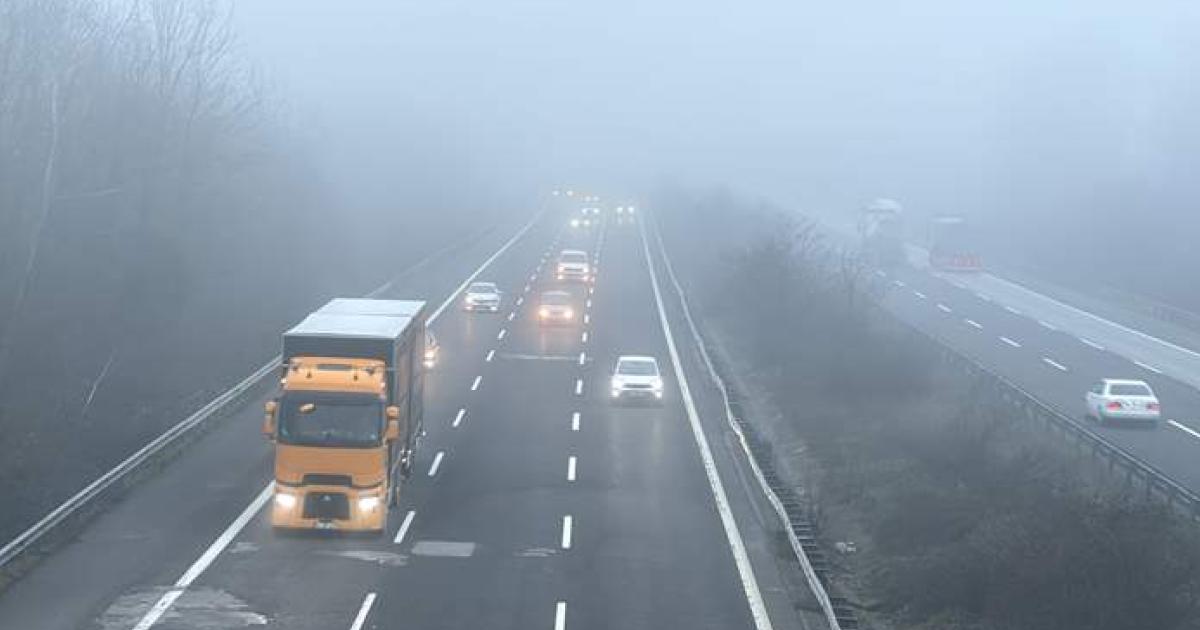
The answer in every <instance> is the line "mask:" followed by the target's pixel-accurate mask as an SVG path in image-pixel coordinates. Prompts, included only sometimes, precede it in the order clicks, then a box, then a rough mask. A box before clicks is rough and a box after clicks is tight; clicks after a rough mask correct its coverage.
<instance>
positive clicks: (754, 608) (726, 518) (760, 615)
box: [638, 222, 773, 630]
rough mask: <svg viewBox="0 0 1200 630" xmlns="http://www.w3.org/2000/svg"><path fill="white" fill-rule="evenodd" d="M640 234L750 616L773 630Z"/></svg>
mask: <svg viewBox="0 0 1200 630" xmlns="http://www.w3.org/2000/svg"><path fill="white" fill-rule="evenodd" d="M638 232H639V233H640V234H641V237H642V253H643V254H644V255H645V257H646V272H647V273H648V274H649V275H650V288H651V289H653V290H654V302H655V305H656V306H657V307H658V321H659V324H660V325H661V326H662V332H663V337H665V338H666V342H667V351H668V353H669V354H670V355H671V367H672V369H673V370H675V380H676V382H677V383H679V393H680V395H681V398H682V399H683V405H684V409H685V410H686V411H687V417H688V424H689V425H691V428H692V438H693V439H694V440H695V441H696V448H697V449H698V450H699V451H700V459H701V460H702V461H703V463H704V475H705V477H707V478H708V485H709V488H711V490H712V495H713V503H715V504H716V508H717V513H718V514H719V515H720V517H721V526H722V528H724V530H725V537H726V539H727V540H728V543H729V549H730V551H731V552H732V554H733V560H734V564H735V565H736V566H737V570H738V577H739V578H741V582H742V590H743V591H744V592H745V594H746V603H747V605H748V606H749V607H750V616H751V618H753V619H754V627H755V628H756V629H757V630H771V628H772V627H773V626H772V625H771V618H770V617H769V616H768V615H767V607H766V604H765V603H764V602H763V597H762V591H760V590H759V588H758V579H757V578H755V577H754V566H753V565H752V564H751V563H750V555H749V554H748V553H747V552H746V543H745V541H743V540H742V534H741V531H740V530H739V529H738V524H737V520H736V519H734V517H733V510H732V509H731V508H730V506H729V497H728V496H727V495H726V494H725V486H724V485H723V484H722V483H721V473H720V471H718V470H717V463H716V461H715V460H714V459H713V454H712V449H711V448H709V445H708V438H707V437H706V436H705V435H704V428H703V427H702V426H701V425H700V417H699V413H698V412H697V411H696V403H695V402H694V401H693V400H692V392H691V388H690V387H688V382H687V375H686V374H685V373H684V371H683V363H682V362H681V361H680V359H679V350H678V349H677V348H676V347H675V337H674V336H673V335H672V334H671V322H669V321H668V320H667V309H666V307H665V306H663V299H662V291H661V290H660V289H659V287H658V276H657V275H656V274H655V272H654V259H653V258H652V257H651V256H650V244H649V242H648V241H647V240H646V227H645V224H644V223H640V222H639V223H638Z"/></svg>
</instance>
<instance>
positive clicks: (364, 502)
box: [358, 497, 379, 512]
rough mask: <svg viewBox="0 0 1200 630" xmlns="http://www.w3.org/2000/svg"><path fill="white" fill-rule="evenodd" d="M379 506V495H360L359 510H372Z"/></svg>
mask: <svg viewBox="0 0 1200 630" xmlns="http://www.w3.org/2000/svg"><path fill="white" fill-rule="evenodd" d="M377 507H379V497H359V498H358V511H359V512H370V511H372V510H374V509H375V508H377Z"/></svg>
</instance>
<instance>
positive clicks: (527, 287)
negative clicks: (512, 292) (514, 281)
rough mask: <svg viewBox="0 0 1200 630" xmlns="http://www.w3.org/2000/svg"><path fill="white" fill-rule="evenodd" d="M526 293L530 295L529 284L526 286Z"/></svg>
mask: <svg viewBox="0 0 1200 630" xmlns="http://www.w3.org/2000/svg"><path fill="white" fill-rule="evenodd" d="M525 292H526V293H529V285H528V284H527V285H525Z"/></svg>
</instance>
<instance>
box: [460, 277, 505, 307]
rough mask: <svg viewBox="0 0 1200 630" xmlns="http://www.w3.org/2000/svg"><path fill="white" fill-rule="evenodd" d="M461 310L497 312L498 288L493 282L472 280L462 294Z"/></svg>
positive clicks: (498, 304)
mask: <svg viewBox="0 0 1200 630" xmlns="http://www.w3.org/2000/svg"><path fill="white" fill-rule="evenodd" d="M463 310H467V311H485V312H488V313H497V312H499V311H500V289H499V288H498V287H497V286H496V283H495V282H472V283H471V286H469V287H467V292H466V293H465V294H464V295H463Z"/></svg>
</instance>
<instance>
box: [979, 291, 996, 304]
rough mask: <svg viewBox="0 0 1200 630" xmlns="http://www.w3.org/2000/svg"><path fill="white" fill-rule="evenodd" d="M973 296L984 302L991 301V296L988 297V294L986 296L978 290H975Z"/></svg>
mask: <svg viewBox="0 0 1200 630" xmlns="http://www.w3.org/2000/svg"><path fill="white" fill-rule="evenodd" d="M975 297H977V298H979V299H981V300H983V301H984V302H991V301H992V298H990V297H988V296H986V295H984V294H982V293H980V292H979V291H976V292H975Z"/></svg>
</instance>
